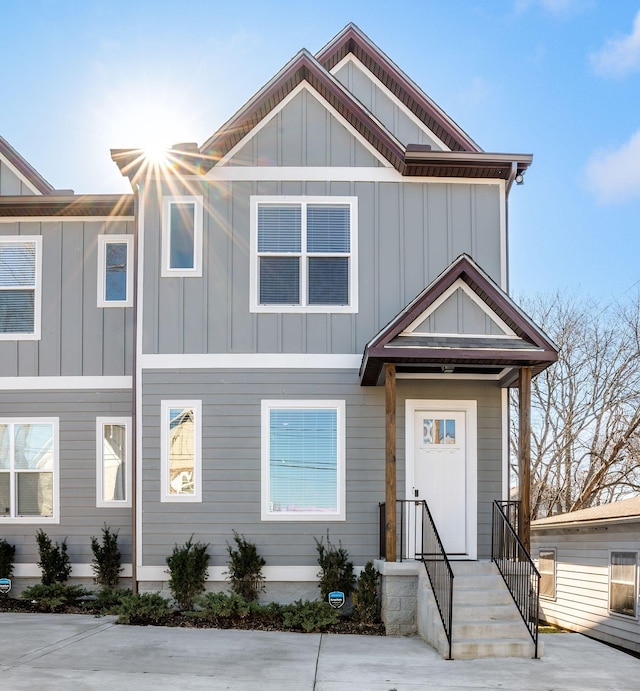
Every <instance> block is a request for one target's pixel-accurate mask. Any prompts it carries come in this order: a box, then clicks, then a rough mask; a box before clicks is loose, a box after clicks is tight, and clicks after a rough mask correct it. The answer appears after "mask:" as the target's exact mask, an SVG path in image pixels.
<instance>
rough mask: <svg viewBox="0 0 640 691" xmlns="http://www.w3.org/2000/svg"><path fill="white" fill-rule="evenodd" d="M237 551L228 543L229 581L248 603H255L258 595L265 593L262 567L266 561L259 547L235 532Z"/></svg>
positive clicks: (235, 591) (232, 587)
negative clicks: (260, 553)
mask: <svg viewBox="0 0 640 691" xmlns="http://www.w3.org/2000/svg"><path fill="white" fill-rule="evenodd" d="M233 539H234V541H235V543H236V547H235V549H234V548H233V547H232V546H231V545H230V544H229V543H228V542H227V552H228V553H229V570H228V572H227V573H228V574H229V581H230V582H231V590H233V592H234V593H237V594H238V595H241V596H242V597H243V598H244V599H245V600H247V601H248V602H254V601H255V600H257V599H258V595H259V594H260V593H263V592H264V576H263V575H262V567H263V566H264V565H265V563H266V562H265V560H264V559H263V558H262V557H261V556H260V555H259V554H258V549H257V547H256V546H255V545H254V544H253V543H252V542H249V541H248V540H245V538H244V535H238V533H237V532H236V531H235V530H234V531H233Z"/></svg>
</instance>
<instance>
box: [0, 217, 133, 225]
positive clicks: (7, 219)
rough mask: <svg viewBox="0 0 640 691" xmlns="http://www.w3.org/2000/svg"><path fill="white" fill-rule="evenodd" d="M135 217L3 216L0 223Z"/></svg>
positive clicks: (102, 219)
mask: <svg viewBox="0 0 640 691" xmlns="http://www.w3.org/2000/svg"><path fill="white" fill-rule="evenodd" d="M135 220H136V219H135V216H57V215H56V216H3V217H2V218H0V223H59V222H60V221H77V222H78V223H89V222H91V221H112V222H113V221H135Z"/></svg>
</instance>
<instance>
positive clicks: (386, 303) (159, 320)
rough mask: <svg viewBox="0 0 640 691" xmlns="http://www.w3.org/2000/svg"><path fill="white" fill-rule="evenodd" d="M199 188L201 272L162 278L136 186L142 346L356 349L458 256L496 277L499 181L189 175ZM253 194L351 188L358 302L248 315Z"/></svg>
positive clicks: (154, 236)
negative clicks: (342, 309)
mask: <svg viewBox="0 0 640 691" xmlns="http://www.w3.org/2000/svg"><path fill="white" fill-rule="evenodd" d="M162 194H164V195H180V194H183V195H202V196H203V197H204V207H205V209H206V210H207V213H205V215H204V229H203V248H204V255H203V273H202V277H199V278H191V277H190V278H173V277H172V278H161V277H160V273H161V272H160V262H161V244H162V242H161V241H162V238H161V227H162V218H161V213H162V212H161V205H160V203H159V196H156V195H155V194H153V193H152V191H151V190H150V191H149V192H147V193H146V194H145V195H144V202H145V206H144V214H145V216H144V218H145V223H144V239H143V245H144V262H145V264H144V297H143V320H144V335H143V339H144V341H143V352H144V353H160V354H183V353H287V352H295V353H358V354H360V353H362V352H363V349H364V346H365V345H366V343H367V342H368V341H369V340H370V339H371V338H372V337H373V336H374V335H375V334H376V333H378V331H379V330H380V329H381V328H382V327H383V326H385V324H387V323H388V322H389V321H390V320H391V319H392V318H393V317H394V316H395V315H396V314H398V312H400V310H402V309H403V308H404V307H405V306H406V305H407V304H408V303H409V302H410V301H411V300H412V299H413V298H414V297H415V296H416V295H417V294H418V293H420V292H421V291H422V290H423V289H424V287H425V286H427V285H428V284H429V283H430V282H431V281H432V280H433V279H434V278H436V277H437V276H438V275H439V274H440V273H441V272H442V271H443V270H444V269H445V268H446V267H447V266H449V264H451V262H452V261H453V260H455V259H456V257H458V256H459V255H460V254H462V253H467V254H469V255H470V256H471V257H473V259H474V260H475V261H476V262H478V264H479V265H480V266H482V267H483V269H484V270H485V271H486V272H487V273H488V275H489V276H490V277H491V278H492V279H493V280H494V281H496V283H498V284H499V283H500V280H501V255H500V247H501V237H500V234H501V186H500V185H499V184H474V183H438V182H428V183H426V182H425V183H417V182H397V183H396V182H317V181H316V182H309V181H307V182H296V181H294V182H292V181H260V182H246V181H210V182H207V181H204V180H199V181H192V182H189V183H188V184H184V186H181V185H180V184H179V183H178V182H175V183H172V184H170V185H169V184H167V185H165V186H164V187H162V188H161V189H160V196H161V195H162ZM252 195H292V196H301V195H309V196H353V197H356V198H357V204H358V229H357V230H358V243H357V262H358V311H357V313H353V314H352V313H346V314H345V313H343V314H331V313H328V314H306V313H295V314H275V313H273V314H271V313H259V314H256V313H251V312H250V311H249V305H250V297H251V296H250V287H249V276H250V265H251V261H252V258H251V251H250V198H251V196H252Z"/></svg>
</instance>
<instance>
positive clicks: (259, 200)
mask: <svg viewBox="0 0 640 691" xmlns="http://www.w3.org/2000/svg"><path fill="white" fill-rule="evenodd" d="M249 203H250V254H251V260H250V273H249V311H250V312H256V313H258V312H266V313H270V314H273V313H277V314H282V313H304V314H336V313H349V314H353V313H357V311H358V197H332V196H304V195H296V196H291V195H280V196H271V195H262V196H261V195H251V196H250V198H249ZM268 204H296V205H297V204H299V205H300V209H301V213H302V231H301V232H302V248H301V251H300V252H299V253H296V254H295V255H292V256H298V257H299V259H300V304H296V305H283V304H261V303H260V302H258V290H259V287H258V284H259V280H258V275H259V263H260V256H261V255H259V254H258V207H259V206H261V205H268ZM312 204H327V205H335V204H341V205H345V206H348V207H349V231H350V234H349V252H348V253H345V254H334V253H330V256H343V257H345V258H347V259H348V261H349V285H348V290H349V304H348V305H309V304H306V303H307V288H308V281H307V265H306V260H307V259H308V258H309V257H310V256H313V255H311V254H309V253H308V252H307V230H306V228H307V219H306V210H307V207H308V206H309V205H312ZM284 254H285V253H283V254H278V253H275V254H274V256H283V255H284Z"/></svg>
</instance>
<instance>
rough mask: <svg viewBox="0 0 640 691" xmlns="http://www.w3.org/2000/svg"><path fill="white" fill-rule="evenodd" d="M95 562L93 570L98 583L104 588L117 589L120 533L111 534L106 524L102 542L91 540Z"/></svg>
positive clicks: (96, 539)
mask: <svg viewBox="0 0 640 691" xmlns="http://www.w3.org/2000/svg"><path fill="white" fill-rule="evenodd" d="M91 551H92V552H93V560H92V562H91V568H92V569H93V573H94V574H95V578H96V583H97V584H98V585H99V586H102V587H103V588H116V587H117V586H118V580H119V578H120V572H121V571H122V566H121V565H120V550H119V549H118V531H117V530H116V531H115V532H111V530H110V529H109V528H107V526H106V524H105V526H104V528H103V529H102V542H99V541H98V538H96V537H92V538H91Z"/></svg>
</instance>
